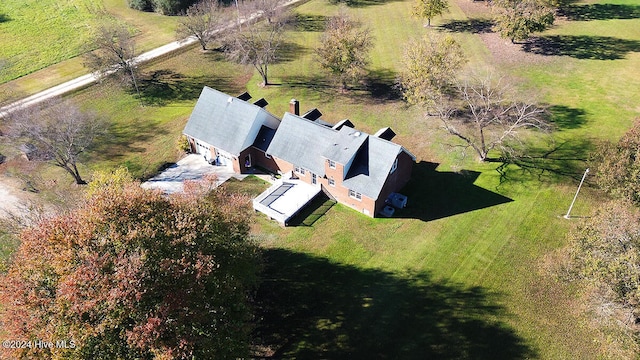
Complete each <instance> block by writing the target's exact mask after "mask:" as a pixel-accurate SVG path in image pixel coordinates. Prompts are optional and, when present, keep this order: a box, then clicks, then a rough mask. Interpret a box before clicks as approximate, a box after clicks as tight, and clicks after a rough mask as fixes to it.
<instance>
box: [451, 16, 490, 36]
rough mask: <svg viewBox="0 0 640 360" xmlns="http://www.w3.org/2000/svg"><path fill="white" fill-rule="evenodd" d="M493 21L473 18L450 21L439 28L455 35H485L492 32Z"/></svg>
mask: <svg viewBox="0 0 640 360" xmlns="http://www.w3.org/2000/svg"><path fill="white" fill-rule="evenodd" d="M493 25H494V23H493V21H492V20H489V19H481V18H473V19H467V20H451V21H449V22H448V23H446V24H443V25H441V26H440V28H442V29H444V30H446V31H449V32H455V33H471V34H485V33H490V32H493V30H492V28H493Z"/></svg>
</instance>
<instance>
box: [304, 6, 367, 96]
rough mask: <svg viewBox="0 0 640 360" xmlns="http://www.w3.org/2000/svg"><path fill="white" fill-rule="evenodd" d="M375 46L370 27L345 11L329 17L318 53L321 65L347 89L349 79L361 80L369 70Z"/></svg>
mask: <svg viewBox="0 0 640 360" xmlns="http://www.w3.org/2000/svg"><path fill="white" fill-rule="evenodd" d="M372 47H373V38H372V36H371V32H370V31H369V29H367V28H363V27H361V26H360V24H358V22H356V21H355V20H352V19H351V18H350V17H349V16H348V15H347V14H344V13H342V14H339V15H337V16H334V17H332V18H331V19H329V21H328V23H327V26H326V29H325V31H324V33H323V34H322V36H321V37H320V46H319V47H318V48H316V54H317V59H318V61H319V62H320V66H321V67H322V68H323V69H325V70H327V71H328V72H329V74H331V75H332V76H333V77H334V78H335V79H336V80H337V81H338V82H339V83H340V85H341V87H342V89H343V90H346V89H347V84H348V83H349V82H353V81H357V80H358V79H360V78H361V77H362V76H363V75H364V74H365V73H366V71H365V68H366V66H367V64H368V63H369V60H368V56H369V50H371V48H372Z"/></svg>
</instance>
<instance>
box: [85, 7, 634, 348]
mask: <svg viewBox="0 0 640 360" xmlns="http://www.w3.org/2000/svg"><path fill="white" fill-rule="evenodd" d="M460 1H461V2H460V4H461V5H464V6H461V7H459V6H457V5H456V4H452V8H451V12H450V13H449V14H448V15H446V17H444V18H438V19H435V20H434V21H433V22H432V23H433V24H434V27H433V28H432V29H427V28H424V27H423V26H422V22H421V21H419V20H417V19H415V18H412V17H410V15H409V14H410V9H411V5H412V3H411V1H389V2H383V1H366V0H362V1H359V2H355V3H352V7H350V8H349V11H350V12H351V13H352V14H354V16H356V17H358V18H359V19H360V20H361V21H362V23H363V24H365V25H367V26H369V27H370V28H371V30H372V32H373V35H374V36H375V39H376V40H375V43H376V45H375V48H374V50H373V51H372V63H371V70H372V72H371V75H370V76H369V77H368V78H367V79H364V81H363V82H362V83H360V84H357V85H356V86H354V88H353V89H352V90H351V91H350V92H349V93H347V94H341V93H339V92H338V91H337V90H336V88H335V87H334V86H333V84H332V83H331V82H330V81H329V80H328V79H327V78H326V77H325V76H324V74H323V73H322V72H321V71H320V69H319V68H318V66H317V64H316V63H315V61H314V54H313V48H314V46H315V45H316V44H317V39H318V36H319V34H320V29H321V27H322V23H323V21H324V20H325V19H326V16H330V15H331V14H333V13H335V12H336V11H337V9H338V8H337V7H336V6H333V5H330V4H329V3H328V2H326V1H321V0H312V1H310V2H308V3H306V4H304V5H303V6H301V7H300V8H299V12H300V13H301V15H300V16H299V17H298V18H299V20H300V22H299V23H298V24H297V25H296V27H295V28H293V29H291V31H290V32H289V33H288V37H287V44H286V46H285V47H284V50H285V52H284V54H283V56H282V58H281V59H280V61H279V63H278V64H275V65H274V66H272V67H271V68H270V74H271V78H270V82H272V83H275V84H278V85H273V86H269V87H267V88H260V87H259V86H258V83H259V82H260V79H259V77H258V75H257V74H256V73H255V72H254V71H253V70H252V69H251V68H247V67H239V66H236V65H233V64H229V63H227V62H226V61H224V60H223V59H222V57H221V56H220V54H218V53H215V52H213V53H207V54H203V53H201V52H200V51H198V50H197V49H193V50H191V51H188V52H185V53H184V54H181V55H180V56H177V57H175V58H172V59H169V60H165V61H161V62H157V63H155V64H153V65H152V66H151V67H149V68H146V69H144V72H145V79H144V81H143V88H144V93H145V96H144V104H145V106H144V107H141V106H140V104H139V102H138V100H137V99H136V98H135V96H134V95H133V94H129V93H123V92H122V91H120V90H118V89H117V88H111V87H109V86H108V85H107V84H103V85H99V86H95V87H92V88H89V89H86V90H83V91H81V92H79V93H78V94H77V95H76V98H77V99H79V100H81V101H83V102H84V103H85V104H86V106H87V107H90V108H94V109H96V110H98V111H99V112H100V113H101V114H103V115H104V116H107V117H108V118H109V119H111V120H112V123H113V126H112V137H110V138H108V139H103V142H102V143H101V145H100V147H99V149H98V151H95V152H93V153H92V155H90V156H89V157H88V158H85V159H84V163H85V164H88V165H86V166H84V167H83V171H86V172H90V171H91V170H93V169H99V168H112V167H115V166H119V165H125V166H127V167H128V168H129V169H130V170H131V171H132V172H133V173H134V175H135V176H136V177H140V178H144V177H147V176H150V175H152V174H153V173H154V172H155V171H156V170H157V168H158V167H160V166H161V165H162V164H163V163H165V162H171V161H175V159H176V154H175V150H174V143H175V140H176V139H177V137H178V135H179V134H180V132H181V129H182V127H183V126H184V123H185V121H186V119H187V117H188V115H189V113H190V111H191V108H192V107H193V105H194V103H195V100H196V99H197V97H198V94H199V91H200V89H201V88H202V86H203V85H209V86H212V87H214V88H218V89H220V90H222V91H225V92H228V93H230V94H238V93H240V92H242V91H245V90H248V91H249V92H250V93H251V94H252V95H253V97H254V98H260V97H264V98H265V99H267V101H268V102H269V106H268V107H267V109H269V110H270V111H271V112H272V113H274V114H276V115H278V116H280V115H282V114H283V113H284V112H285V111H287V110H288V102H289V100H290V99H291V98H294V97H295V98H296V99H298V100H300V102H301V110H302V111H306V110H308V109H310V108H312V107H318V108H319V109H320V110H321V111H322V113H323V114H324V118H325V119H326V120H328V121H331V122H336V121H339V120H341V119H344V118H349V119H351V120H352V121H353V122H354V123H355V125H356V127H357V128H359V129H362V130H365V131H367V132H370V133H372V132H375V131H376V130H377V129H379V128H380V127H383V126H391V127H392V128H393V129H394V130H395V131H396V132H397V133H398V136H397V137H396V141H398V142H399V143H401V144H403V145H404V146H406V147H407V148H408V149H409V150H410V151H411V152H412V153H414V154H415V155H416V156H417V158H418V164H417V165H416V166H415V167H414V176H413V177H412V180H411V181H410V183H409V184H408V185H407V187H406V188H405V189H403V190H402V192H403V193H404V194H406V195H408V196H409V206H408V207H407V209H404V210H403V211H400V212H399V213H398V214H397V217H396V218H393V219H371V218H368V217H365V216H363V215H360V214H358V213H356V212H354V211H353V210H351V209H349V208H347V207H345V206H342V205H339V204H337V205H333V206H329V204H326V203H324V202H321V201H319V205H320V206H321V207H322V206H324V207H326V208H327V209H328V210H326V212H325V211H319V212H313V213H311V214H310V217H309V218H308V219H309V221H304V220H303V221H301V226H297V227H289V228H281V227H280V226H278V225H277V224H276V223H274V222H271V221H268V220H267V219H265V218H264V217H262V216H259V215H256V216H255V220H256V221H255V223H254V233H255V235H256V238H257V239H258V241H260V243H261V244H262V246H263V247H264V248H265V276H264V281H263V284H262V286H261V288H260V290H259V293H258V296H257V297H256V298H257V299H259V300H260V307H259V309H258V310H259V314H258V318H261V319H263V320H262V322H261V323H260V324H259V326H258V328H257V329H256V336H257V337H258V339H257V340H256V342H258V343H260V344H262V345H266V347H267V348H270V349H271V350H272V351H276V350H277V351H278V352H277V353H276V355H279V356H280V357H284V358H294V357H299V358H402V359H405V358H420V359H422V358H469V359H477V358H487V359H489V358H490V359H493V358H543V359H573V358H580V359H584V358H607V357H615V356H614V355H612V354H614V353H613V352H610V351H613V350H616V347H619V346H618V345H617V344H615V343H611V342H612V340H611V339H610V338H608V337H607V336H606V334H604V333H602V332H599V331H597V330H595V329H594V328H593V327H592V325H591V322H590V320H589V314H587V313H584V312H582V311H581V309H582V308H581V307H580V304H579V303H578V301H577V297H576V294H575V293H574V292H575V289H572V288H571V287H569V286H568V285H566V284H563V283H560V282H557V281H556V280H555V278H554V277H553V276H551V275H549V274H548V273H547V272H546V271H545V261H547V255H548V254H549V253H550V252H551V251H553V250H555V249H557V248H559V247H561V246H563V245H564V243H565V240H564V237H565V234H566V232H567V231H568V229H569V228H570V227H571V224H572V223H574V222H575V221H578V220H572V221H567V220H565V219H562V218H561V215H562V214H564V213H565V212H566V210H567V207H568V205H569V204H570V202H571V199H572V198H573V195H574V192H575V188H576V186H577V183H576V181H575V180H573V178H575V177H579V176H580V174H581V172H582V171H583V170H584V164H583V163H581V162H579V161H575V160H572V159H575V158H584V157H586V155H587V153H588V152H589V150H590V149H591V148H592V145H593V143H594V142H595V141H597V140H599V139H615V138H616V137H618V136H619V135H620V134H621V133H623V132H624V131H625V130H626V129H627V128H628V127H629V125H630V124H631V121H632V120H633V118H634V117H637V116H639V115H640V107H639V105H638V102H637V99H639V98H640V86H638V85H639V84H638V81H639V80H638V79H639V78H640V76H639V75H640V74H638V72H639V71H640V70H639V69H640V67H639V66H638V65H640V64H639V63H638V62H639V61H640V46H638V45H636V43H637V42H640V33H638V31H639V30H638V29H640V26H639V25H640V24H639V23H638V22H639V21H640V20H639V18H640V15H637V9H638V8H639V7H640V2H639V1H638V0H636V1H628V2H618V3H615V4H614V3H611V4H613V5H601V6H596V5H576V6H587V8H584V9H582V8H571V9H569V10H571V11H572V12H571V14H574V15H573V16H574V17H579V18H580V20H571V21H561V22H559V23H558V26H557V27H555V28H554V29H552V30H550V31H548V32H547V33H544V34H542V35H543V36H544V39H546V41H544V42H540V43H538V44H539V45H540V46H542V45H545V44H551V45H552V47H551V48H549V47H547V48H544V47H541V49H546V51H547V53H549V52H552V51H555V52H554V53H553V54H555V55H535V54H534V53H533V52H535V48H534V49H533V50H532V49H530V51H532V52H531V53H525V55H527V56H525V57H523V58H522V59H523V60H522V61H521V62H515V63H514V62H509V61H505V57H504V54H505V53H506V54H512V53H513V54H515V56H521V55H522V54H523V52H522V50H521V49H520V48H519V47H521V45H511V44H508V41H507V42H505V41H500V40H498V42H495V41H494V42H493V43H491V42H490V41H491V38H490V36H491V34H489V35H487V34H476V33H473V32H469V31H467V30H462V31H459V30H457V31H454V32H452V34H453V36H455V37H456V38H457V39H459V41H460V42H461V43H462V44H463V47H464V48H465V51H466V52H467V53H468V54H469V57H470V63H471V65H473V66H476V67H479V68H487V67H489V68H492V69H493V70H494V71H496V72H498V73H500V74H509V75H512V76H514V77H516V78H517V79H519V80H520V81H521V89H528V90H530V91H533V92H534V93H535V94H536V95H537V97H538V98H539V99H540V102H542V103H545V104H548V105H550V106H553V107H552V110H553V111H552V112H553V114H554V118H553V120H554V121H555V122H556V124H557V125H558V131H557V132H556V133H555V135H554V137H555V139H556V144H555V145H556V146H557V147H558V151H556V152H555V153H554V154H557V155H558V156H556V157H555V158H551V159H549V158H547V159H545V160H544V161H543V162H541V163H535V164H534V165H536V166H538V168H537V169H534V171H533V172H522V171H520V169H517V168H513V167H511V168H509V169H508V171H507V172H506V174H505V177H501V176H500V174H499V173H498V172H497V171H495V168H496V166H497V165H496V164H479V163H477V162H475V161H474V159H473V157H472V156H469V157H466V158H461V157H459V156H458V155H456V154H454V153H452V152H451V151H450V149H449V148H448V147H447V146H445V145H444V144H446V143H448V142H450V139H449V138H447V137H445V136H444V135H443V134H442V132H440V131H439V130H438V126H437V124H433V123H430V122H428V121H426V120H424V119H423V117H422V112H421V111H420V110H419V109H416V108H411V107H407V106H405V104H404V103H402V102H401V101H400V100H399V99H398V97H397V94H395V92H394V90H393V81H394V79H395V78H396V76H397V71H398V66H399V59H400V56H401V54H402V47H403V44H404V43H405V42H406V40H407V39H408V38H412V37H418V36H421V35H422V34H423V33H425V32H428V31H440V30H441V29H442V28H441V27H440V26H441V25H447V24H451V23H452V22H454V21H458V22H459V21H464V19H465V16H469V17H471V18H476V17H480V16H486V8H484V5H481V4H475V5H474V6H471V7H470V6H468V5H469V4H468V3H466V2H464V1H467V0H460ZM614 5H615V6H614ZM618 5H619V6H622V7H619V6H618ZM462 9H465V10H464V11H463V10H462ZM621 9H622V10H623V11H620V10H621ZM465 11H466V13H465ZM476 12H477V13H476ZM576 14H577V15H576ZM625 14H631V15H625ZM585 17H587V18H589V19H590V20H585ZM625 17H630V18H625ZM487 36H489V38H487ZM558 36H563V37H558ZM580 36H583V37H580ZM576 37H580V38H579V39H578V40H579V41H576ZM585 37H586V38H585ZM602 38H604V39H602ZM612 38H613V40H612ZM615 39H624V40H625V41H624V42H620V41H618V40H615ZM494 40H495V39H494ZM566 40H572V42H571V44H574V45H575V46H578V47H580V49H578V50H579V51H578V50H576V49H573V48H571V47H569V46H568V45H567V43H566V42H564V41H566ZM594 42H595V43H596V44H604V45H607V44H612V43H613V44H623V45H624V46H623V47H622V49H616V47H615V46H614V47H613V48H612V47H609V48H607V49H608V50H607V51H606V52H605V53H602V50H601V49H600V48H598V47H597V46H595V45H594ZM496 44H498V45H496ZM500 44H502V45H500ZM625 44H626V45H625ZM492 46H494V47H492ZM495 46H498V48H496V47H495ZM500 46H505V47H506V50H505V49H502V50H504V51H506V52H504V53H500V51H498V50H500V49H501V48H500ZM496 49H498V50H496ZM509 51H511V52H509ZM558 51H559V52H558ZM500 54H502V57H500ZM518 54H520V55H518ZM585 54H586V55H585ZM612 79H615V81H613V80H612ZM539 150H540V151H547V150H549V149H548V148H541V149H539ZM541 167H544V168H545V169H547V170H546V171H544V172H543V171H542V168H541ZM549 170H552V171H549ZM564 171H567V172H569V173H570V175H572V176H573V178H572V177H569V176H564V175H557V173H561V172H564ZM249 181H250V182H249V183H244V184H240V183H232V184H230V186H231V187H232V188H235V189H239V190H238V191H241V192H246V193H256V192H258V191H260V189H262V188H264V184H261V183H260V182H258V181H255V180H253V179H252V178H249ZM601 197H602V195H601V194H599V193H598V192H597V191H596V190H594V189H592V188H590V187H586V188H584V190H583V192H582V193H581V195H580V197H579V199H578V202H577V203H576V206H575V208H574V210H573V214H574V215H577V216H588V215H589V214H590V213H591V212H592V211H593V209H594V208H595V206H597V204H598V203H600V202H601V201H602V198H601ZM320 203H321V204H320ZM612 349H613V350H612ZM267 350H269V349H267ZM267 352H268V351H267Z"/></svg>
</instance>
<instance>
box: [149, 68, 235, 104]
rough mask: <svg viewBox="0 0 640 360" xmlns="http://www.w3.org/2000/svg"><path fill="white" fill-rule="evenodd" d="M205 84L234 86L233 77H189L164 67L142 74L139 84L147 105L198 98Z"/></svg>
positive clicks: (222, 88)
mask: <svg viewBox="0 0 640 360" xmlns="http://www.w3.org/2000/svg"><path fill="white" fill-rule="evenodd" d="M205 85H206V86H210V87H213V88H215V89H221V91H224V90H225V89H232V88H233V78H232V77H231V76H228V77H225V78H221V77H217V78H211V77H208V76H198V77H189V76H185V75H182V74H180V73H176V72H173V71H172V70H167V69H164V70H156V71H153V72H150V73H147V74H144V75H143V76H141V77H140V85H139V86H140V91H141V93H142V97H143V102H144V104H145V105H150V106H164V105H166V104H167V103H169V102H171V101H176V100H178V101H181V100H195V99H197V98H198V97H199V96H200V93H201V92H202V88H204V86H205ZM235 92H238V90H236V91H234V93H235Z"/></svg>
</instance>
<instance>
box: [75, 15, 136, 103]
mask: <svg viewBox="0 0 640 360" xmlns="http://www.w3.org/2000/svg"><path fill="white" fill-rule="evenodd" d="M92 46H93V47H94V48H96V50H94V51H92V52H90V53H88V54H87V61H86V65H87V66H88V67H89V68H91V69H93V71H95V72H96V73H98V74H99V75H100V76H106V75H111V74H114V75H116V76H117V78H118V79H119V80H120V81H121V83H122V84H124V85H126V86H133V88H134V89H135V91H136V93H137V94H138V98H140V89H139V88H138V64H137V63H136V62H135V61H133V59H134V57H135V41H134V40H133V34H132V33H131V31H130V30H129V28H128V27H127V26H126V25H124V24H115V23H110V24H107V25H103V26H101V27H100V28H98V30H97V33H96V35H95V37H94V38H93V41H92Z"/></svg>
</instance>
